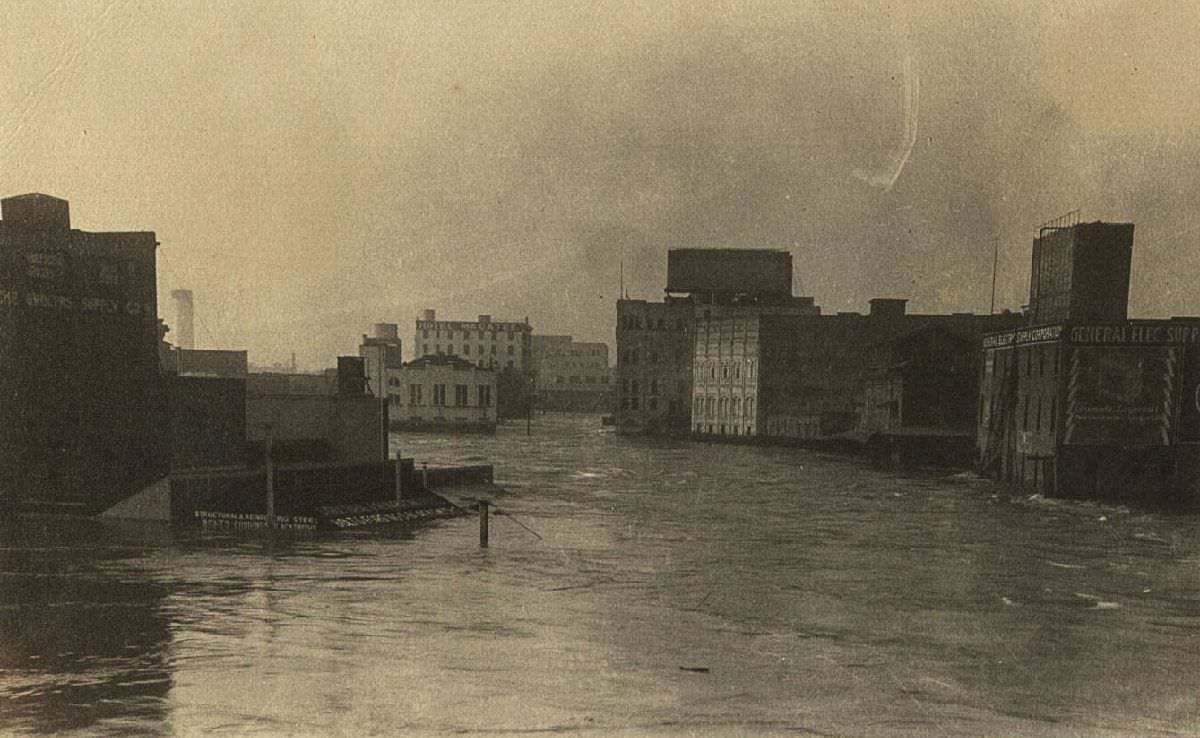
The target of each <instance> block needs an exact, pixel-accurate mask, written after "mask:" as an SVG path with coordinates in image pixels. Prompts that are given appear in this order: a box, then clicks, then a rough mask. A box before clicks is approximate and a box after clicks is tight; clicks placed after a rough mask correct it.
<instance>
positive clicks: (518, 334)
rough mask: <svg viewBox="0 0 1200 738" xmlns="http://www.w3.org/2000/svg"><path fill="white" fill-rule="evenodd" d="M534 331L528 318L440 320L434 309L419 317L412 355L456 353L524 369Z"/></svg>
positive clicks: (490, 364)
mask: <svg viewBox="0 0 1200 738" xmlns="http://www.w3.org/2000/svg"><path fill="white" fill-rule="evenodd" d="M532 333H533V329H532V328H530V326H529V321H528V319H527V320H525V321H524V322H520V323H518V322H514V321H494V320H492V316H490V315H480V316H479V319H478V320H474V321H462V320H437V313H436V312H435V311H433V310H426V311H425V312H424V313H423V314H422V316H421V317H420V318H418V319H417V327H416V332H415V333H414V334H413V350H412V357H413V358H414V359H418V358H421V357H422V356H436V355H439V354H441V355H445V356H457V357H459V358H462V359H464V360H466V361H469V362H471V363H472V364H475V365H476V366H477V367H480V368H485V369H488V368H490V369H505V368H508V369H517V370H520V371H525V370H527V369H528V367H529V362H530V356H531V354H530V351H531V349H530V336H531V335H532Z"/></svg>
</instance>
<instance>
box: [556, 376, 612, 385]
mask: <svg viewBox="0 0 1200 738" xmlns="http://www.w3.org/2000/svg"><path fill="white" fill-rule="evenodd" d="M567 379H568V378H567V377H555V378H554V383H555V384H567ZM570 384H608V377H578V376H571V377H570Z"/></svg>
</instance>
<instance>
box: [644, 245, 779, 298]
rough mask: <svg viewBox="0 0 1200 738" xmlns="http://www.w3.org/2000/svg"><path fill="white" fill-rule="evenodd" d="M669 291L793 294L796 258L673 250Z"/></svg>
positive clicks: (769, 253)
mask: <svg viewBox="0 0 1200 738" xmlns="http://www.w3.org/2000/svg"><path fill="white" fill-rule="evenodd" d="M667 292H689V293H696V292H756V293H759V294H782V295H790V294H792V255H791V254H790V253H788V252H787V251H776V250H768V249H672V250H671V251H669V252H667Z"/></svg>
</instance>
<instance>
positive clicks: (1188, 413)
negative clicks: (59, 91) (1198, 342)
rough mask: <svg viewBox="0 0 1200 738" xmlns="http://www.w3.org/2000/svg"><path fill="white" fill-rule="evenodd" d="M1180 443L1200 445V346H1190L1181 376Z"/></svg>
mask: <svg viewBox="0 0 1200 738" xmlns="http://www.w3.org/2000/svg"><path fill="white" fill-rule="evenodd" d="M1180 385H1181V386H1180V391H1179V433H1178V436H1177V438H1178V440H1179V442H1180V443H1200V346H1189V347H1188V348H1187V354H1186V356H1185V358H1184V363H1183V373H1182V375H1181V376H1180Z"/></svg>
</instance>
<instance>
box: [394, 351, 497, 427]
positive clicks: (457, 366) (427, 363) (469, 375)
mask: <svg viewBox="0 0 1200 738" xmlns="http://www.w3.org/2000/svg"><path fill="white" fill-rule="evenodd" d="M387 384H388V388H387V389H388V406H389V416H390V418H391V421H390V424H391V427H392V428H393V429H397V430H423V431H427V430H436V431H451V430H458V431H491V430H495V427H496V396H497V395H496V392H497V390H496V372H495V371H493V370H492V369H487V368H481V367H479V366H477V365H476V364H474V363H472V362H470V361H467V360H466V359H464V358H460V357H457V356H449V355H447V354H441V355H438V354H432V355H429V356H422V357H421V358H419V359H416V360H414V361H410V362H408V363H407V364H404V365H403V366H402V367H398V368H395V367H393V368H390V369H388V377H387Z"/></svg>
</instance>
